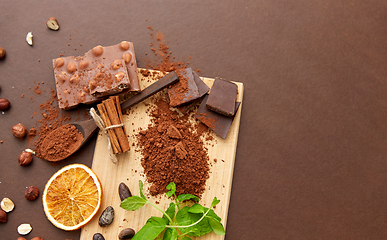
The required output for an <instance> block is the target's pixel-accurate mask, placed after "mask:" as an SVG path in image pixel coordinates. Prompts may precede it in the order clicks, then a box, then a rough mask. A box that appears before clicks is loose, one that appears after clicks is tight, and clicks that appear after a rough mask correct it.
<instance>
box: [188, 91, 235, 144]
mask: <svg viewBox="0 0 387 240" xmlns="http://www.w3.org/2000/svg"><path fill="white" fill-rule="evenodd" d="M207 101H208V94H207V95H205V96H204V98H203V101H202V103H201V104H200V106H199V108H198V110H197V112H196V114H195V117H196V118H197V119H199V120H200V121H201V122H202V123H203V124H204V125H206V126H207V127H209V128H211V129H212V130H213V131H214V132H215V133H216V134H218V135H219V136H220V137H221V138H223V139H226V137H227V134H228V132H229V130H230V127H231V124H232V122H233V120H234V116H235V113H236V111H238V108H239V106H240V104H241V103H240V102H234V106H235V112H234V113H233V116H231V117H226V116H224V115H222V114H219V113H217V112H213V111H211V110H209V109H208V108H207V107H206V103H207Z"/></svg>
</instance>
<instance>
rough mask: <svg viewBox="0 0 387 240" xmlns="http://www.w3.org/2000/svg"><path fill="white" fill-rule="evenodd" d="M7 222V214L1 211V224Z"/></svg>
mask: <svg viewBox="0 0 387 240" xmlns="http://www.w3.org/2000/svg"><path fill="white" fill-rule="evenodd" d="M5 222H7V213H6V212H4V211H3V210H1V209H0V223H5Z"/></svg>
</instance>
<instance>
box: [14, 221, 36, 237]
mask: <svg viewBox="0 0 387 240" xmlns="http://www.w3.org/2000/svg"><path fill="white" fill-rule="evenodd" d="M31 231H32V227H31V225H30V224H28V223H23V224H20V225H19V227H17V232H18V233H19V234H20V235H27V234H29V233H30V232H31Z"/></svg>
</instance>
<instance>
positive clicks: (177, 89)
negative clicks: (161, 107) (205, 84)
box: [168, 68, 199, 107]
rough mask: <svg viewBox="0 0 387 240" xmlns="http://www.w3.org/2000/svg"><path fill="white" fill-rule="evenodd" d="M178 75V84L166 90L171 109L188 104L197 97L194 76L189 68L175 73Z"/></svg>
mask: <svg viewBox="0 0 387 240" xmlns="http://www.w3.org/2000/svg"><path fill="white" fill-rule="evenodd" d="M176 73H177V74H178V75H179V78H180V80H179V82H178V83H177V84H175V85H173V86H172V87H171V88H169V89H168V96H169V100H170V103H169V104H170V106H171V107H178V106H182V105H185V104H188V103H190V102H192V101H194V100H195V99H197V98H198V97H199V91H198V87H197V86H196V83H195V79H194V75H193V74H192V69H191V68H186V69H184V70H180V71H177V72H176Z"/></svg>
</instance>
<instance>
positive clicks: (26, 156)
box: [18, 151, 32, 166]
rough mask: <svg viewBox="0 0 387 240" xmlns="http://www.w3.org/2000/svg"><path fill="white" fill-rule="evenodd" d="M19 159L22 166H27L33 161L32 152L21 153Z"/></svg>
mask: <svg viewBox="0 0 387 240" xmlns="http://www.w3.org/2000/svg"><path fill="white" fill-rule="evenodd" d="M18 160H19V164H20V166H27V165H29V164H30V163H31V162H32V153H30V152H26V151H23V152H22V153H21V154H20V155H19V158H18Z"/></svg>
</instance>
